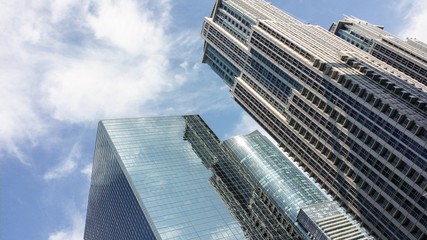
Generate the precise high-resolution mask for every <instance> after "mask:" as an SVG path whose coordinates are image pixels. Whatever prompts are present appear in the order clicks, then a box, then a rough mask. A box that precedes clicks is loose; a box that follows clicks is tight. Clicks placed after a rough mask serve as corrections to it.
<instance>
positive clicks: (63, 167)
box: [43, 144, 82, 180]
mask: <svg viewBox="0 0 427 240" xmlns="http://www.w3.org/2000/svg"><path fill="white" fill-rule="evenodd" d="M81 156H82V154H81V150H80V145H79V144H74V146H73V147H72V148H71V150H70V152H69V153H68V155H67V157H66V158H65V159H64V160H63V161H61V163H60V164H59V165H58V166H56V167H54V168H53V169H50V170H48V171H47V172H46V173H45V174H44V175H43V179H45V180H53V179H59V178H63V177H66V176H67V175H69V174H71V173H72V172H73V171H74V170H75V169H76V168H77V165H78V161H79V160H80V159H81Z"/></svg>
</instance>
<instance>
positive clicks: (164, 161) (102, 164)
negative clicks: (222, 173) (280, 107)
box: [84, 116, 244, 240]
mask: <svg viewBox="0 0 427 240" xmlns="http://www.w3.org/2000/svg"><path fill="white" fill-rule="evenodd" d="M189 118H191V117H189ZM187 129H188V128H187V121H186V120H185V118H184V117H181V116H178V117H154V118H139V119H117V120H104V121H101V122H100V123H99V126H98V132H97V138H96V146H95V155H94V162H93V169H92V179H91V187H90V192H89V201H88V209H87V216H86V226H85V233H84V238H85V239H86V240H89V239H96V240H101V239H114V240H120V239H123V240H130V239H242V238H244V233H243V231H242V230H241V228H240V226H239V224H238V223H237V222H236V220H234V218H233V216H232V214H231V213H230V212H229V211H228V209H227V207H226V205H225V204H224V203H223V202H222V201H221V199H220V198H219V197H218V194H217V193H216V191H215V189H214V188H213V187H212V186H211V185H210V184H209V182H208V179H209V177H210V176H211V175H212V174H211V172H210V171H209V170H208V169H206V168H205V167H204V166H203V164H202V163H201V160H200V158H199V157H198V155H197V154H196V153H195V151H194V150H193V148H192V145H191V144H190V142H189V141H186V140H185V139H184V138H185V137H186V133H187ZM208 130H209V129H204V131H201V134H208V133H209V132H208ZM187 134H189V133H187ZM206 144H208V143H206ZM208 145H209V144H208ZM217 149H218V147H217ZM213 154H216V153H215V152H214V153H213Z"/></svg>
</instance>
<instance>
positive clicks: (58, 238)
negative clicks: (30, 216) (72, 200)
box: [48, 205, 85, 240]
mask: <svg viewBox="0 0 427 240" xmlns="http://www.w3.org/2000/svg"><path fill="white" fill-rule="evenodd" d="M68 209H69V210H68V217H69V218H70V225H69V226H66V227H65V228H63V229H60V230H58V231H55V232H53V233H51V234H49V238H48V240H81V239H83V234H84V226H85V214H84V213H82V212H81V211H80V210H78V209H77V208H76V207H75V206H74V205H73V206H71V207H69V208H68Z"/></svg>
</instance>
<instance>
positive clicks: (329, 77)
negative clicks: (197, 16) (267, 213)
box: [201, 0, 427, 239]
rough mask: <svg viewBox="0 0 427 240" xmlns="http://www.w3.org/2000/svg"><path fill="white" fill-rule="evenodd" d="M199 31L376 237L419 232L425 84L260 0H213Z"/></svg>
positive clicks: (277, 135) (258, 114)
mask: <svg viewBox="0 0 427 240" xmlns="http://www.w3.org/2000/svg"><path fill="white" fill-rule="evenodd" d="M201 34H202V37H203V38H204V40H205V46H204V55H203V62H205V63H207V64H208V65H209V66H210V67H211V68H212V69H213V70H214V71H215V72H216V73H217V74H218V75H219V76H220V77H221V78H223V79H224V81H225V83H226V84H227V85H228V86H229V87H230V89H231V93H232V95H233V97H234V99H235V100H236V102H237V103H238V104H240V105H241V106H242V107H243V108H244V109H245V110H246V111H247V112H248V113H249V114H250V115H251V116H252V117H253V118H254V119H255V120H256V121H257V122H258V123H259V124H260V125H261V126H262V127H263V128H264V129H265V130H266V131H267V132H268V133H269V134H271V136H272V137H273V138H274V139H275V140H276V141H277V142H279V143H280V144H281V147H282V148H283V149H284V151H286V152H288V153H289V154H290V155H291V156H292V157H293V158H294V160H295V161H296V162H298V164H300V165H301V166H302V167H303V168H304V169H305V171H307V172H308V173H309V174H310V175H311V176H313V177H314V178H315V179H316V181H318V182H319V183H320V184H321V185H322V186H323V187H324V188H325V189H327V190H328V192H329V193H330V194H331V195H332V196H333V197H334V198H335V199H338V200H339V201H340V202H341V203H342V204H343V205H344V206H346V208H347V209H348V210H350V211H351V212H352V213H353V214H354V215H355V216H357V218H359V219H360V220H361V221H362V222H363V223H364V225H365V226H366V227H367V228H368V229H369V230H371V232H372V233H373V234H374V235H375V236H376V237H378V238H380V239H425V238H427V228H426V226H427V210H426V209H427V207H426V206H427V132H426V128H427V107H426V104H427V87H426V86H425V85H423V84H421V83H420V82H419V81H418V80H416V79H414V78H412V77H411V76H408V75H407V74H405V73H403V72H401V71H399V70H397V69H395V68H394V67H392V66H389V65H388V64H385V63H384V62H382V61H380V60H378V59H377V58H375V57H373V56H372V55H370V54H368V53H367V52H365V51H363V50H361V49H360V48H357V47H356V46H353V45H351V44H349V43H347V42H346V41H344V40H343V39H341V38H339V37H337V36H335V35H334V34H332V33H331V32H329V31H327V30H326V29H324V28H322V27H320V26H317V25H312V24H305V23H302V22H300V21H298V20H297V19H295V18H293V17H291V16H289V15H288V14H286V13H284V12H283V11H281V10H279V9H277V8H276V7H274V6H272V5H271V4H270V3H267V2H265V1H263V0H217V1H216V3H215V6H214V9H213V11H212V14H211V16H210V17H206V18H205V21H204V24H203V28H202V33H201ZM424 76H425V75H424Z"/></svg>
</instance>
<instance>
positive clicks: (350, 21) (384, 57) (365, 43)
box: [329, 17, 427, 86]
mask: <svg viewBox="0 0 427 240" xmlns="http://www.w3.org/2000/svg"><path fill="white" fill-rule="evenodd" d="M329 31H331V32H332V33H334V34H335V35H337V36H339V37H341V38H342V39H344V40H346V41H347V42H349V43H351V44H353V45H354V46H356V47H358V48H360V49H362V50H364V51H366V52H368V53H369V54H371V55H372V56H374V57H376V58H377V59H379V60H381V61H383V62H385V63H387V64H388V65H390V66H393V67H394V68H396V69H398V70H400V71H401V72H403V73H405V74H407V75H408V76H411V77H412V78H413V79H415V80H417V81H419V82H420V83H422V84H424V85H426V86H427V44H425V43H423V42H420V41H417V40H415V39H407V40H406V41H403V40H401V39H399V38H397V37H395V36H393V35H392V34H390V33H388V32H386V31H384V27H383V26H378V25H374V24H370V23H368V22H366V21H363V20H360V19H357V18H355V17H345V18H344V19H343V20H341V21H338V22H336V23H334V24H332V26H331V28H330V29H329Z"/></svg>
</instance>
